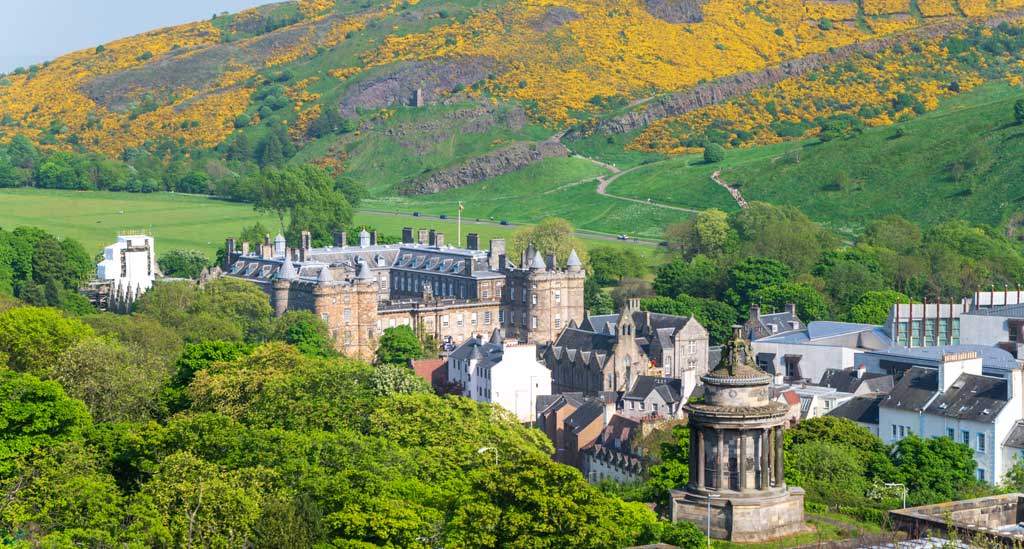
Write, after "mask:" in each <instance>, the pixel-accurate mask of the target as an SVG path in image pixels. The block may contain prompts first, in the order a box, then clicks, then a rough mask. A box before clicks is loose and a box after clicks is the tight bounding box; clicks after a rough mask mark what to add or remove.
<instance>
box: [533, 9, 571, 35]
mask: <svg viewBox="0 0 1024 549" xmlns="http://www.w3.org/2000/svg"><path fill="white" fill-rule="evenodd" d="M579 18H580V14H578V13H576V10H574V9H572V8H567V7H565V6H550V7H549V8H548V9H547V11H546V12H545V13H544V16H543V17H541V18H540V19H538V20H537V21H536V22H535V23H534V24H533V25H532V26H533V30H535V31H537V32H547V31H549V30H551V29H553V28H556V27H561V26H562V25H564V24H566V23H568V22H570V21H575V20H577V19H579Z"/></svg>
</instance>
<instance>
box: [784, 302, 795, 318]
mask: <svg viewBox="0 0 1024 549" xmlns="http://www.w3.org/2000/svg"><path fill="white" fill-rule="evenodd" d="M786 312H787V313H789V314H791V315H793V316H796V303H786Z"/></svg>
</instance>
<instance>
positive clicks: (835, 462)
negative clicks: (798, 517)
mask: <svg viewBox="0 0 1024 549" xmlns="http://www.w3.org/2000/svg"><path fill="white" fill-rule="evenodd" d="M786 457H787V458H788V459H787V467H786V482H788V483H791V484H794V485H797V486H800V487H801V488H803V489H804V490H806V491H807V499H809V500H811V501H815V502H818V503H824V504H827V505H839V504H844V505H856V504H857V503H858V502H862V501H864V500H865V495H866V493H867V490H868V487H869V483H868V481H867V478H866V477H865V468H864V463H862V462H861V461H860V460H858V459H857V456H856V455H854V454H852V453H851V452H849V450H848V449H847V447H845V446H843V445H840V444H836V443H832V442H826V441H810V442H805V443H803V444H799V445H796V446H794V447H793V449H792V450H790V451H789V452H788V454H787V456H786Z"/></svg>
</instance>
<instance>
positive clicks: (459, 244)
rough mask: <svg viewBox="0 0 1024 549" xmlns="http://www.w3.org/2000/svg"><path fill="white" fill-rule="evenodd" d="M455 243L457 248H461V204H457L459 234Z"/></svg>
mask: <svg viewBox="0 0 1024 549" xmlns="http://www.w3.org/2000/svg"><path fill="white" fill-rule="evenodd" d="M455 242H457V244H456V246H457V247H459V248H461V247H462V202H459V232H458V239H457V240H456V241H455Z"/></svg>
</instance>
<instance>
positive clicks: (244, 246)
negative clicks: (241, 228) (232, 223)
mask: <svg viewBox="0 0 1024 549" xmlns="http://www.w3.org/2000/svg"><path fill="white" fill-rule="evenodd" d="M242 255H249V243H248V242H242Z"/></svg>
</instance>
